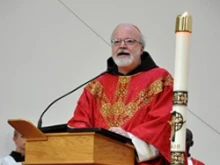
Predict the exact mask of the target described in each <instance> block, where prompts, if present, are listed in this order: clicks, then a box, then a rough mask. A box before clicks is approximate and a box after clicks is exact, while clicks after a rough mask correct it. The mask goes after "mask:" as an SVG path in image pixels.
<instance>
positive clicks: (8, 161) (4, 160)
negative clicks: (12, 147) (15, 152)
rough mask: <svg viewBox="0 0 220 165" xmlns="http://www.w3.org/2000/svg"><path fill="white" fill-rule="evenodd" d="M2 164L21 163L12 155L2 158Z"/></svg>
mask: <svg viewBox="0 0 220 165" xmlns="http://www.w3.org/2000/svg"><path fill="white" fill-rule="evenodd" d="M0 165H21V163H20V162H16V161H15V160H14V158H13V157H11V156H10V155H8V156H5V157H3V158H1V159H0Z"/></svg>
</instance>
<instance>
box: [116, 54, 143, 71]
mask: <svg viewBox="0 0 220 165" xmlns="http://www.w3.org/2000/svg"><path fill="white" fill-rule="evenodd" d="M139 57H140V50H138V51H137V53H136V54H134V55H132V54H130V55H127V56H126V55H122V56H117V55H114V56H113V57H112V58H113V60H114V62H115V64H116V65H117V66H118V67H126V66H129V65H131V64H132V63H133V62H134V61H135V60H136V59H138V58H139Z"/></svg>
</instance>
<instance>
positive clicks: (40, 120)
mask: <svg viewBox="0 0 220 165" xmlns="http://www.w3.org/2000/svg"><path fill="white" fill-rule="evenodd" d="M108 72H111V69H107V71H104V72H102V73H101V74H99V75H98V76H96V77H94V78H92V79H90V80H88V81H86V82H85V83H83V84H81V85H80V86H78V87H76V88H75V89H73V90H71V91H69V92H68V93H66V94H64V95H62V96H60V97H58V98H57V99H55V100H54V101H53V102H51V103H50V104H49V105H48V106H47V108H46V109H45V110H44V111H43V112H42V114H41V115H40V118H39V120H38V124H37V127H38V129H41V127H42V119H43V116H44V114H45V113H46V112H47V111H48V109H49V108H50V107H51V106H52V105H53V104H54V103H56V102H57V101H59V100H61V99H62V98H64V97H66V96H68V95H70V94H71V93H73V92H75V91H76V90H78V89H80V88H81V87H82V86H84V85H86V84H88V83H89V82H90V81H93V80H95V79H96V78H98V77H99V76H101V75H103V74H105V73H108Z"/></svg>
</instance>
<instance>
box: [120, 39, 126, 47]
mask: <svg viewBox="0 0 220 165" xmlns="http://www.w3.org/2000/svg"><path fill="white" fill-rule="evenodd" d="M126 46H127V45H126V43H125V41H124V40H122V41H121V43H120V45H119V47H126Z"/></svg>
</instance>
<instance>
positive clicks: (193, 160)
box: [191, 158, 205, 165]
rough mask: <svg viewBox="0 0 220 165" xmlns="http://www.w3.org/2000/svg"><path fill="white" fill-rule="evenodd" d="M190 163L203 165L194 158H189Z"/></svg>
mask: <svg viewBox="0 0 220 165" xmlns="http://www.w3.org/2000/svg"><path fill="white" fill-rule="evenodd" d="M191 160H192V162H193V165H205V164H204V163H203V162H201V161H199V160H196V159H194V158H191Z"/></svg>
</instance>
